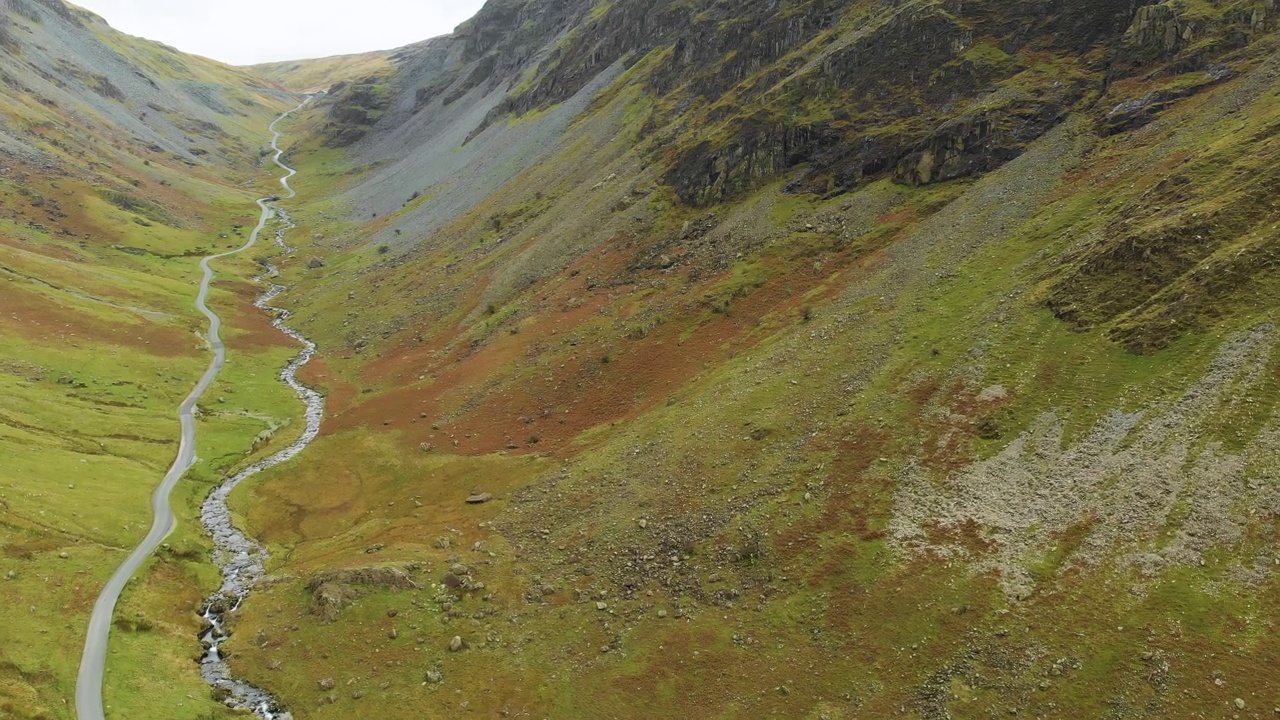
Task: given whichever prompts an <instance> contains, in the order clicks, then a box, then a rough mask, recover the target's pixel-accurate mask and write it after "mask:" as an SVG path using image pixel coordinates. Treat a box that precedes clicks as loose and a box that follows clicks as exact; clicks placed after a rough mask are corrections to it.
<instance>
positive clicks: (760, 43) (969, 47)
mask: <svg viewBox="0 0 1280 720" xmlns="http://www.w3.org/2000/svg"><path fill="white" fill-rule="evenodd" d="M1180 7H1181V6H1177V5H1175V4H1168V3H1156V2H1155V0H1130V1H1129V2H1126V3H1120V4H1117V3H1111V2H1099V1H1094V0H1061V1H1059V2H1053V3H1025V2H1015V3H995V2H953V3H947V2H907V3H896V4H893V5H891V6H884V5H882V4H877V3H870V2H834V1H823V2H814V1H801V0H796V1H793V2H786V3H780V4H778V3H771V4H753V5H750V6H746V7H734V6H730V5H726V4H723V3H702V4H699V3H689V2H670V1H667V2H663V1H660V0H643V1H641V0H629V1H624V2H612V3H603V4H599V5H598V6H594V7H593V4H592V3H586V2H578V3H574V2H563V1H561V2H514V1H513V2H504V3H490V4H488V5H487V6H486V7H485V8H484V9H483V10H482V11H481V12H480V13H479V14H478V15H477V16H476V18H475V19H473V20H472V21H470V22H468V23H466V24H465V25H463V26H462V27H460V28H459V29H458V32H457V33H455V35H453V36H450V37H446V38H442V39H439V40H437V41H435V42H434V43H433V44H432V46H431V47H430V48H429V49H426V50H423V51H422V52H420V53H417V56H416V57H412V56H411V57H408V58H406V59H405V63H406V66H405V70H404V72H403V73H401V75H402V76H403V77H402V78H401V79H399V80H396V79H392V80H389V81H388V82H389V83H390V84H391V87H390V88H389V89H388V90H387V92H381V91H379V89H378V88H379V87H380V86H378V85H377V79H376V78H374V79H370V80H369V81H368V82H364V83H358V84H352V85H351V86H342V87H339V88H337V91H338V97H337V99H336V100H335V102H334V104H333V108H332V110H331V118H332V124H333V125H334V126H335V127H337V128H341V129H339V130H337V131H336V132H335V134H334V136H333V137H334V139H333V142H334V144H337V145H347V144H350V143H351V142H354V141H355V140H356V139H358V138H360V137H363V135H364V134H365V133H366V132H367V131H368V130H369V129H371V127H370V126H372V125H374V123H373V120H375V119H376V118H377V117H379V116H380V115H381V113H382V111H384V110H385V109H386V108H387V104H388V103H389V102H390V101H389V100H388V99H387V95H388V94H390V95H399V96H401V97H407V96H409V95H412V97H413V98H414V102H413V106H412V109H413V112H423V111H439V110H440V109H442V108H446V107H448V106H450V105H451V104H453V103H455V102H457V101H459V100H460V99H461V98H463V97H464V96H467V95H468V94H469V93H472V92H473V91H478V92H477V94H478V95H480V96H484V97H488V96H491V95H492V94H493V93H495V92H498V93H502V95H503V96H502V98H501V100H499V101H497V102H496V103H495V104H493V106H492V107H491V108H490V109H489V110H488V111H487V112H486V113H485V117H484V119H483V121H482V122H480V123H478V124H477V125H476V127H475V129H474V130H473V131H472V133H471V134H470V136H469V137H471V136H475V135H477V134H479V133H480V132H482V131H483V130H484V129H486V128H487V127H489V126H490V125H492V124H493V123H495V122H498V121H500V120H502V118H505V117H508V116H511V115H514V116H516V117H519V116H521V115H524V114H526V113H529V112H533V111H538V110H542V109H546V108H549V107H552V106H555V105H557V104H558V103H562V102H564V101H566V100H568V99H570V98H572V97H573V96H575V95H576V94H578V93H579V92H580V91H582V90H583V88H584V87H586V86H587V85H588V84H589V83H590V82H591V81H592V80H593V79H595V78H597V77H600V76H601V73H603V72H604V71H605V70H606V69H608V68H610V67H611V66H613V65H614V64H615V63H621V64H622V66H623V67H624V68H627V67H631V66H633V65H635V64H637V63H639V64H641V65H642V68H641V70H640V71H639V74H638V76H637V77H635V78H632V79H631V81H632V82H639V83H641V84H643V85H644V87H645V88H646V91H647V92H649V93H651V94H652V96H653V97H654V98H655V99H656V100H657V106H656V107H655V109H654V111H653V113H652V114H651V116H650V117H649V118H648V120H647V125H646V128H647V130H648V131H649V132H648V133H647V134H648V135H652V137H647V138H645V139H646V140H647V141H648V143H649V147H650V152H652V153H654V154H655V155H656V154H657V153H662V155H663V162H664V164H665V165H666V166H667V174H666V178H665V179H666V182H667V183H668V184H669V185H670V186H671V187H673V188H674V189H675V190H676V192H677V193H678V195H679V196H680V198H681V199H682V200H683V201H684V202H686V203H689V204H692V205H701V206H709V205H714V204H716V203H719V202H722V201H724V200H730V199H734V198H740V197H742V196H743V195H744V194H745V193H747V192H749V191H751V190H752V189H754V188H756V187H759V186H760V185H761V184H762V183H764V182H767V181H769V180H770V179H772V178H775V177H777V176H779V175H780V174H781V173H784V172H786V171H788V170H790V169H792V168H795V167H798V166H804V167H805V168H806V172H805V174H804V177H803V178H800V179H799V180H798V181H797V182H796V183H795V185H794V186H793V189H794V190H796V191H810V192H818V193H822V194H827V193H831V192H844V191H847V190H849V189H852V188H854V187H857V186H858V185H859V184H860V183H863V182H866V181H874V180H875V179H877V178H880V177H885V176H890V177H893V178H894V180H895V181H898V182H904V183H910V184H916V185H920V184H929V183H932V182H937V181H945V180H953V179H957V178H960V177H972V176H976V175H980V174H982V173H984V172H987V171H990V170H992V169H994V168H995V167H998V166H999V165H1001V164H1002V163H1003V162H1006V161H1007V160H1009V159H1011V158H1013V157H1017V155H1018V154H1019V153H1020V152H1021V151H1022V149H1023V148H1024V147H1025V146H1026V144H1027V143H1028V142H1030V141H1032V140H1034V139H1035V138H1037V137H1039V136H1041V135H1042V134H1043V133H1044V132H1046V131H1047V130H1049V129H1050V128H1052V127H1054V126H1055V125H1057V124H1058V123H1059V122H1060V121H1061V120H1062V119H1063V118H1064V117H1066V116H1067V115H1069V114H1070V113H1072V112H1090V113H1098V112H1100V111H1101V110H1103V109H1110V108H1111V107H1114V106H1115V105H1116V104H1117V103H1114V102H1111V100H1113V99H1114V98H1112V97H1110V96H1108V97H1106V98H1105V99H1104V97H1103V96H1104V94H1105V93H1106V92H1107V91H1108V89H1109V88H1110V87H1111V86H1112V84H1113V83H1116V82H1124V81H1125V80H1126V79H1129V78H1135V77H1141V76H1142V75H1143V74H1144V73H1151V72H1153V71H1154V72H1158V73H1159V72H1170V73H1173V74H1178V73H1186V72H1190V71H1193V70H1204V69H1208V68H1209V67H1210V66H1212V65H1213V63H1214V60H1215V58H1216V57H1219V56H1221V55H1222V54H1224V53H1227V52H1231V51H1233V50H1237V49H1239V48H1241V47H1243V46H1246V45H1248V43H1249V42H1250V41H1251V40H1252V38H1254V37H1256V36H1258V35H1259V34H1262V33H1265V32H1267V30H1268V29H1269V27H1270V25H1269V23H1270V22H1271V21H1270V15H1269V13H1270V12H1272V10H1270V7H1271V6H1270V5H1269V4H1268V3H1261V4H1258V5H1257V7H1250V8H1248V9H1243V8H1231V9H1227V10H1223V11H1220V12H1217V13H1210V14H1205V13H1191V12H1190V11H1188V10H1185V9H1180ZM1032 57H1034V62H1032V61H1030V60H1029V58H1032ZM1106 103H1110V104H1109V105H1108V104H1106ZM1156 104H1157V103H1153V102H1147V103H1145V104H1143V105H1142V106H1141V109H1140V111H1138V112H1137V114H1138V115H1140V116H1141V118H1140V119H1138V120H1137V121H1136V122H1137V123H1138V124H1140V123H1141V122H1146V121H1148V120H1149V119H1150V116H1151V114H1152V113H1151V112H1150V110H1151V108H1152V106H1153V105H1156ZM1104 106H1105V107H1104ZM406 122H409V119H408V118H406V117H405V116H404V115H403V114H402V115H396V116H393V117H392V118H388V121H387V122H386V123H384V124H383V125H382V126H378V129H379V130H383V131H386V130H388V129H391V128H394V127H396V126H399V125H403V124H404V123H406ZM1112 124H1113V126H1118V125H1124V126H1125V127H1127V128H1131V127H1133V126H1134V125H1135V119H1134V118H1131V117H1128V116H1127V115H1126V116H1125V117H1123V118H1120V119H1119V120H1117V118H1116V117H1113V118H1112Z"/></svg>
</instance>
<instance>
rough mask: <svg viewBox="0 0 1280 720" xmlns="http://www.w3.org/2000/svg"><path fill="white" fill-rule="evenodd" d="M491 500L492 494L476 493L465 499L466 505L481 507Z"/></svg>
mask: <svg viewBox="0 0 1280 720" xmlns="http://www.w3.org/2000/svg"><path fill="white" fill-rule="evenodd" d="M492 499H493V494H492V493H478V494H476V495H472V496H471V497H469V498H467V504H468V505H483V504H484V503H487V502H489V501H490V500H492Z"/></svg>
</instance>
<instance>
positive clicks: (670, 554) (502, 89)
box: [234, 0, 1280, 718]
mask: <svg viewBox="0 0 1280 720" xmlns="http://www.w3.org/2000/svg"><path fill="white" fill-rule="evenodd" d="M1275 13H1276V7H1275V5H1274V3H1272V2H1270V0H1258V1H1257V2H1254V1H1253V0H1247V1H1244V2H1238V1H1235V0H1232V1H1230V2H1227V1H1223V2H1217V1H1205V2H1200V1H1197V2H1187V1H1182V0H1170V1H1167V2H1154V1H1142V2H1119V3H1117V2H1103V1H1102V0H1043V1H1040V0H1036V1H1031V0H1026V1H1015V2H996V1H995V0H990V1H984V0H968V1H966V2H958V1H948V0H934V1H927V0H914V1H912V0H903V1H901V2H880V1H872V0H779V1H778V2H760V3H742V2H723V1H715V0H613V1H612V2H569V1H560V2H551V1H548V0H542V1H540V0H528V1H525V2H514V1H511V2H491V3H490V4H489V5H488V6H486V8H485V10H484V11H483V12H482V13H481V14H480V15H478V16H477V18H476V19H474V20H473V21H471V22H469V23H467V24H466V25H464V26H463V27H461V28H460V29H459V30H458V32H457V33H455V34H454V35H451V36H448V37H444V38H438V39H436V40H433V41H430V42H428V43H424V44H422V45H420V46H417V47H415V48H413V49H412V50H410V51H407V52H406V53H405V54H404V56H403V58H402V60H401V61H400V62H399V63H398V64H397V66H396V67H395V68H394V69H393V70H392V71H391V72H388V73H385V74H380V75H377V76H376V77H373V78H371V79H369V80H368V81H367V82H365V81H362V82H361V83H355V84H352V85H350V86H347V87H344V88H338V91H336V92H335V93H333V95H334V97H333V98H331V99H330V101H329V102H328V104H321V105H320V106H319V107H317V108H316V109H315V110H314V112H313V113H311V114H310V115H308V116H307V117H305V118H304V119H303V123H302V128H313V129H315V130H317V131H318V132H317V134H316V135H314V136H309V137H302V138H300V139H299V141H298V144H297V145H296V146H295V147H294V152H293V154H292V157H293V159H295V160H296V161H297V162H298V163H299V165H300V167H301V169H302V171H303V173H302V175H301V176H300V180H299V187H300V188H301V190H302V195H301V196H300V198H299V200H298V201H297V203H296V211H297V212H296V217H297V219H298V220H299V221H300V222H301V223H302V225H303V228H304V229H303V230H302V231H301V232H300V233H299V235H301V236H303V237H307V238H310V240H309V244H308V246H307V247H306V248H305V249H304V251H303V252H304V253H306V255H310V256H322V257H324V259H325V261H326V262H325V263H324V264H323V266H322V267H317V268H312V269H304V268H302V267H300V265H299V264H298V263H294V264H293V266H291V267H290V266H286V267H285V273H286V275H287V276H288V278H289V281H290V283H291V284H295V286H296V287H297V288H298V289H299V290H298V292H297V294H296V295H294V297H293V298H292V299H291V304H292V309H293V310H294V312H295V314H294V316H293V317H294V318H295V320H296V321H297V322H298V323H299V324H300V325H301V326H303V327H305V328H306V330H307V333H308V335H310V336H312V337H314V338H316V339H317V340H318V341H319V342H320V346H321V356H322V374H320V375H319V377H317V381H318V382H321V383H322V384H324V385H325V386H326V387H327V389H328V390H329V391H330V405H329V409H328V411H329V413H330V417H328V418H326V423H325V427H324V431H323V437H322V439H321V440H320V441H319V442H318V443H317V445H316V446H315V447H316V448H317V454H316V455H315V456H313V457H311V458H308V457H306V456H305V455H304V456H303V457H302V458H300V459H299V465H298V467H296V468H291V469H290V470H289V472H287V473H285V472H281V473H278V474H275V475H271V476H268V477H266V478H265V479H264V480H263V481H262V483H261V484H260V485H259V486H257V487H256V488H254V489H253V490H252V498H248V499H246V500H245V503H246V507H250V508H251V509H250V510H248V511H247V516H248V517H249V522H250V523H251V524H252V526H253V527H254V528H255V532H256V533H257V534H260V535H262V536H263V537H265V538H266V539H267V541H268V542H271V543H276V544H278V545H279V546H281V547H287V548H289V550H290V552H289V553H288V556H287V557H286V558H282V559H281V560H280V567H279V568H278V570H279V574H280V575H281V576H284V577H288V578H296V579H286V580H282V581H281V583H280V584H279V585H276V586H274V587H272V588H270V589H268V590H266V591H265V595H264V596H263V598H262V599H261V600H260V601H259V602H260V603H261V604H258V605H256V606H255V605H254V603H253V602H251V603H249V604H248V605H247V606H246V608H245V615H244V619H243V620H242V622H243V623H244V625H243V626H242V627H241V628H238V629H237V633H236V636H237V637H238V638H241V641H240V643H241V644H240V645H239V646H238V647H236V648H234V650H235V651H236V652H237V655H236V658H237V662H238V663H240V666H241V667H243V668H244V670H245V672H246V674H248V675H250V676H251V677H254V678H259V679H261V681H262V682H263V683H266V684H268V685H270V684H271V682H272V679H273V677H280V676H281V675H280V674H279V673H278V671H277V670H275V669H273V668H279V667H285V668H290V670H288V671H286V672H285V675H289V676H290V677H293V675H290V674H291V673H296V675H297V676H300V677H304V678H306V679H307V680H306V681H305V682H302V681H299V682H294V683H293V685H288V683H287V682H286V683H282V685H286V687H284V692H285V694H286V696H287V697H288V698H290V700H291V701H292V702H295V703H297V704H298V706H299V707H301V706H302V704H304V703H305V704H306V705H307V706H308V707H316V708H318V710H317V713H319V714H318V715H317V716H318V717H335V718H336V717H343V716H351V715H353V714H358V713H359V712H362V711H364V712H368V711H367V709H366V708H367V707H371V706H376V709H377V711H378V712H380V713H384V714H385V715H386V716H387V717H405V718H409V717H416V716H420V715H421V714H422V713H423V712H435V713H438V714H441V715H448V714H450V713H453V712H456V711H457V710H458V703H460V702H466V703H469V705H468V707H469V708H472V709H474V710H476V711H478V712H489V711H492V712H493V713H495V714H502V713H506V712H510V713H512V714H518V713H519V712H521V711H522V710H521V709H524V710H527V711H528V712H529V713H530V714H532V715H543V716H548V717H585V716H594V715H598V714H600V713H601V712H602V711H601V710H600V708H607V709H608V710H607V711H606V712H605V714H616V715H618V716H620V717H637V718H640V717H679V716H683V715H696V716H698V717H702V716H706V717H770V716H777V717H832V718H839V717H892V716H895V715H905V716H916V717H923V718H943V717H987V716H995V715H1000V716H1004V715H1008V714H1010V713H1011V712H1013V713H1016V714H1019V715H1027V716H1032V715H1036V716H1041V715H1042V716H1046V717H1050V716H1056V715H1062V714H1064V713H1065V714H1068V715H1071V716H1073V717H1075V716H1079V717H1102V716H1108V715H1114V716H1134V717H1139V716H1142V717H1162V716H1169V717H1172V716H1184V715H1195V714H1204V715H1206V716H1214V715H1216V714H1221V712H1222V709H1223V708H1227V709H1228V710H1230V709H1231V708H1232V707H1235V708H1236V709H1237V710H1239V705H1238V704H1237V703H1236V702H1235V700H1236V698H1240V700H1241V701H1242V702H1244V703H1245V705H1246V711H1247V709H1248V708H1250V707H1252V706H1253V705H1254V704H1255V701H1254V700H1253V699H1252V698H1254V697H1255V694H1256V697H1258V698H1262V697H1270V695H1269V694H1268V693H1271V692H1272V690H1273V688H1274V687H1276V686H1277V678H1276V677H1275V674H1274V673H1273V672H1271V671H1267V670H1263V671H1257V670H1256V669H1255V668H1257V667H1271V665H1272V664H1273V663H1270V662H1269V658H1271V657H1272V656H1273V655H1275V653H1276V652H1278V651H1280V646H1277V641H1276V639H1275V638H1274V637H1272V636H1270V635H1267V636H1266V637H1263V636H1262V635H1261V634H1259V633H1258V632H1256V630H1255V628H1256V627H1258V626H1259V625H1258V624H1257V623H1258V620H1256V619H1255V618H1261V617H1264V616H1265V617H1267V618H1274V617H1280V607H1277V605H1276V601H1275V598H1276V597H1280V596H1277V595H1276V594H1275V592H1276V590H1277V587H1278V585H1277V583H1278V582H1280V580H1278V579H1277V575H1276V573H1275V562H1274V561H1275V553H1274V540H1275V538H1276V537H1277V518H1278V517H1280V501H1277V498H1278V497H1280V496H1278V495H1277V491H1276V487H1277V486H1276V479H1275V477H1274V475H1275V473H1274V472H1273V469H1274V468H1275V467H1276V466H1277V465H1280V443H1278V442H1277V438H1280V389H1278V388H1280V381H1278V380H1277V378H1280V374H1278V372H1280V359H1278V358H1280V344H1277V342H1278V341H1277V335H1276V332H1275V327H1274V324H1275V318H1276V313H1277V312H1280V306H1278V305H1277V300H1276V298H1280V274H1277V268H1280V255H1278V252H1280V251H1278V250H1277V247H1278V246H1277V243H1276V234H1275V227H1276V223H1277V222H1278V221H1280V215H1277V209H1276V207H1275V205H1274V203H1273V201H1272V200H1271V199H1270V198H1271V197H1272V196H1273V195H1274V190H1275V185H1276V183H1275V179H1276V177H1275V176H1276V169H1275V168H1277V167H1280V140H1278V138H1280V124H1278V123H1277V121H1276V118H1277V117H1280V99H1278V98H1280V54H1278V52H1280V34H1278V33H1277V32H1276V30H1277V28H1276V27H1275V26H1274V18H1275ZM357 86H359V87H357ZM344 98H354V99H356V102H355V103H354V104H356V105H359V106H360V108H362V109H360V110H359V112H356V111H355V110H353V109H352V108H350V107H345V105H346V101H345V100H344ZM326 126H328V127H326ZM348 126H349V127H358V130H359V131H358V132H357V133H353V134H352V135H351V136H350V137H348V138H346V139H344V140H343V141H342V142H343V143H346V142H349V143H350V144H348V145H346V146H345V147H344V148H342V150H341V151H340V152H336V153H335V152H334V151H333V150H332V149H326V150H324V151H320V150H319V148H318V145H320V144H321V143H322V142H324V141H325V140H326V138H331V137H333V136H334V131H335V130H338V129H340V128H342V127H348ZM307 178H311V179H312V182H314V183H315V185H312V186H311V188H312V189H311V190H308V181H307ZM309 193H310V194H309ZM485 494H488V495H490V496H491V497H490V498H489V502H485V503H474V504H469V503H467V499H468V498H469V497H472V496H473V495H479V496H482V497H483V496H484V495H485ZM371 553H372V554H377V555H378V557H377V563H376V564H385V563H392V564H395V563H401V564H403V565H404V566H405V567H407V568H409V570H408V571H409V572H410V573H417V575H416V576H415V577H416V579H417V581H418V582H419V584H420V585H421V586H422V587H424V588H426V587H430V588H431V590H424V591H423V592H421V593H415V592H410V591H404V592H391V591H387V592H383V591H381V590H378V589H374V588H370V589H368V590H367V592H366V591H365V590H360V589H356V588H351V589H350V591H351V593H353V594H355V595H360V600H359V602H357V603H354V604H352V605H350V606H348V607H345V608H344V609H342V610H340V611H339V612H337V613H336V614H334V613H328V612H327V611H325V610H324V609H323V608H318V604H319V603H321V602H322V600H320V599H317V598H316V596H315V595H314V594H309V593H310V591H309V590H308V589H307V588H308V582H307V578H314V577H324V573H325V572H328V571H330V570H332V567H333V566H334V565H340V566H343V567H352V568H358V567H363V566H366V565H369V564H370V563H371V562H372V561H371V560H370V559H369V557H368V555H369V554H371ZM388 610H395V611H396V612H397V613H398V614H397V615H396V616H395V617H397V618H401V620H402V621H403V624H402V625H399V626H398V631H399V632H400V633H401V638H403V634H404V633H405V628H406V627H408V628H411V629H412V630H413V632H414V633H415V634H416V635H417V636H418V637H419V638H421V640H422V642H421V643H420V644H417V643H415V645H414V647H421V648H423V649H424V650H422V651H420V652H422V653H425V654H426V655H427V656H428V657H429V658H430V659H429V661H428V665H427V670H426V671H424V670H423V665H422V663H421V662H415V661H416V660H418V659H419V656H418V655H417V654H416V653H417V652H419V651H415V650H413V649H412V648H406V646H405V645H406V644H405V643H404V642H403V639H401V640H397V639H396V634H395V633H392V632H390V631H391V630H396V629H397V627H390V628H388V627H386V626H387V625H392V626H396V625H397V623H399V622H401V620H394V619H392V618H391V617H390V616H389V615H388V613H387V611H388ZM322 612H323V613H324V614H323V617H325V618H331V619H332V624H323V623H318V622H317V621H315V619H314V618H315V617H317V616H318V615H317V613H322ZM1241 618H1247V619H1249V621H1248V622H1245V621H1244V620H1241ZM1268 622H1270V620H1268ZM293 627H299V628H303V629H302V630H300V631H298V632H304V633H306V637H307V638H308V644H309V646H310V647H316V646H324V647H328V648H333V652H332V654H331V658H322V657H316V656H315V655H314V654H312V653H309V652H308V651H307V650H306V649H305V648H304V647H303V646H302V644H299V645H297V646H293V645H290V644H289V643H288V642H283V643H280V644H276V643H274V641H272V640H270V639H272V638H277V637H292V633H293V632H295V631H293V630H292V629H290V628H293ZM369 628H377V632H376V633H368V632H366V631H367V630H368V629H369ZM513 628H514V629H513ZM259 633H260V634H259ZM362 633H363V634H362ZM513 633H514V634H513ZM455 636H456V637H458V638H459V641H458V643H454V642H453V640H454V637H455ZM253 637H265V638H268V639H269V641H268V642H266V643H263V644H260V645H259V644H254V643H249V642H246V641H245V640H244V639H245V638H253ZM384 638H386V639H384ZM459 643H460V644H459ZM451 647H454V648H459V649H456V650H453V651H449V650H447V649H448V648H451ZM433 648H434V649H437V650H441V651H440V652H438V653H435V652H434V651H433V650H432V649H433ZM347 656H354V657H362V658H363V657H376V658H378V659H380V660H383V659H385V660H390V661H391V664H389V665H386V666H385V669H384V668H383V667H381V666H380V667H379V674H378V677H377V678H376V679H375V678H374V676H373V675H372V674H369V675H362V674H360V673H358V672H355V671H354V670H353V671H352V672H351V673H350V675H351V677H352V678H353V680H352V684H353V686H355V687H356V689H355V690H354V691H353V697H352V698H350V699H348V698H347V697H345V696H342V697H339V696H336V695H329V696H324V695H322V696H315V693H314V692H313V686H314V682H313V681H312V680H311V678H314V677H328V675H329V674H334V673H336V672H337V670H334V669H333V666H334V663H335V662H339V661H336V660H333V659H332V658H337V657H347ZM397 662H400V663H403V665H397V664H396V663H397ZM1220 666H1221V667H1220ZM352 667H354V665H353V666H352ZM346 669H347V667H346V666H344V667H343V670H344V671H345V670H346ZM424 673H425V674H424ZM1215 674H1216V675H1215ZM1215 676H1216V677H1218V678H1219V679H1222V681H1223V684H1217V683H1213V684H1211V685H1206V684H1205V683H1204V682H1203V678H1206V677H1207V678H1214V677H1215ZM424 679H425V680H426V681H427V685H426V686H422V681H423V680H424ZM383 683H389V685H387V686H385V687H384V686H383ZM402 686H403V687H426V690H424V691H423V694H422V695H421V696H415V697H417V699H418V700H419V701H420V703H419V704H412V705H409V704H406V705H401V704H397V702H396V701H395V700H394V699H392V697H391V695H392V694H394V692H395V690H394V688H397V687H402ZM1206 687H1208V688H1209V689H1207V690H1206V689H1205V688H1206ZM432 688H437V689H435V690H433V689H432ZM382 690H385V691H386V692H387V693H388V695H387V697H386V698H383V699H382V700H378V699H377V693H378V692H379V691H382ZM356 692H360V693H364V694H363V696H362V698H360V699H358V702H360V703H364V705H363V706H360V705H357V698H355V697H354V693H356ZM331 697H332V699H330V698H331ZM459 698H465V699H463V700H459ZM1258 702H1261V700H1259V701H1258ZM1268 702H1270V701H1269V700H1268ZM1268 707H1269V706H1268Z"/></svg>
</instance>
